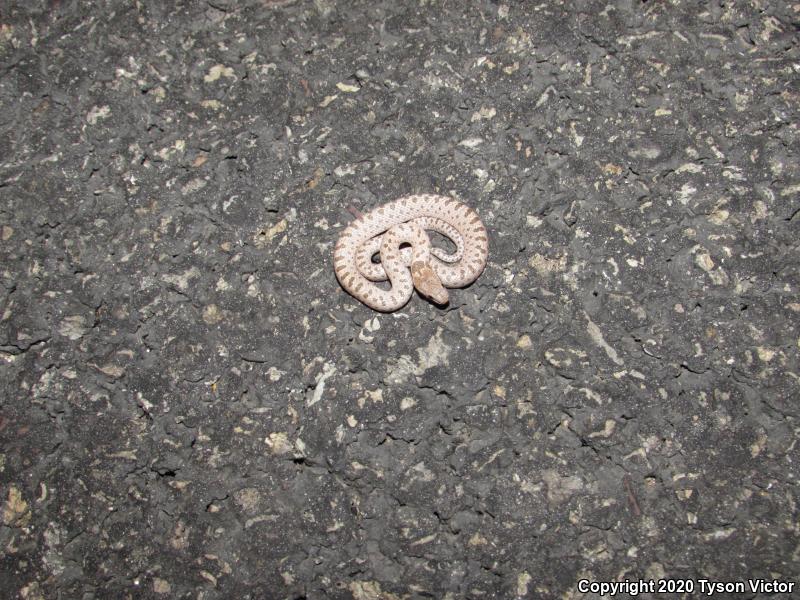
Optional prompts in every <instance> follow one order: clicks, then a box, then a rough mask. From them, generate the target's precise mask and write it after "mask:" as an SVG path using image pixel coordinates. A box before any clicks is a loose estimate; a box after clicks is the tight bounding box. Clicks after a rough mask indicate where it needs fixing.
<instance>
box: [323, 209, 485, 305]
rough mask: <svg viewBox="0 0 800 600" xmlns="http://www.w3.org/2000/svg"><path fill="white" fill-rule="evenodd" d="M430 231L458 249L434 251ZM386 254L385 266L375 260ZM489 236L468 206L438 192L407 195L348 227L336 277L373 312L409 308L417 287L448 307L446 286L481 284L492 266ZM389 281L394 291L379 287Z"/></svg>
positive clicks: (335, 259) (340, 242) (338, 252)
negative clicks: (484, 274)
mask: <svg viewBox="0 0 800 600" xmlns="http://www.w3.org/2000/svg"><path fill="white" fill-rule="evenodd" d="M427 231H436V232H438V233H440V234H442V235H444V236H445V237H447V238H449V239H450V240H451V241H452V242H453V244H455V246H456V250H455V252H453V253H447V252H445V251H444V250H443V249H441V248H437V247H433V246H432V245H431V241H430V238H429V236H428V233H427ZM376 253H379V254H380V259H381V260H380V263H373V262H372V257H373V255H375V254H376ZM488 255H489V236H488V235H487V233H486V228H485V227H484V226H483V223H482V222H481V220H480V217H478V215H477V213H476V212H475V211H474V210H472V209H471V208H470V207H469V206H467V205H466V204H463V203H461V202H458V201H457V200H453V199H452V198H448V197H446V196H436V195H433V194H417V195H413V196H404V197H402V198H398V199H397V200H394V201H392V202H389V203H387V204H384V205H382V206H379V207H378V208H375V209H373V210H371V211H370V212H368V213H367V214H365V215H362V216H360V217H358V218H357V219H356V220H355V221H353V222H352V223H350V225H348V226H347V228H345V230H344V231H343V232H342V234H341V236H340V237H339V240H338V241H337V243H336V248H335V250H334V253H333V265H334V270H335V271H336V278H337V279H338V280H339V283H340V284H341V285H342V287H343V288H344V289H345V290H346V291H347V292H348V293H349V294H351V295H352V296H353V297H354V298H356V299H358V300H360V301H361V302H363V303H364V304H366V305H367V306H369V307H370V308H372V309H374V310H377V311H381V312H392V311H395V310H398V309H400V308H402V307H403V306H405V304H406V303H407V302H408V301H409V299H410V298H411V294H412V292H413V291H414V288H416V289H417V291H418V292H419V293H420V294H421V295H423V296H425V297H426V298H428V299H430V300H431V301H433V302H434V303H436V304H440V305H444V304H447V303H448V300H449V296H448V293H447V289H446V288H458V287H464V286H466V285H469V284H470V283H472V282H473V281H475V280H476V279H477V278H478V277H479V276H480V274H481V273H482V272H483V269H484V268H485V267H486V259H487V257H488ZM386 280H388V281H389V282H390V284H391V287H390V288H389V289H384V287H381V286H379V285H378V284H377V282H380V281H386Z"/></svg>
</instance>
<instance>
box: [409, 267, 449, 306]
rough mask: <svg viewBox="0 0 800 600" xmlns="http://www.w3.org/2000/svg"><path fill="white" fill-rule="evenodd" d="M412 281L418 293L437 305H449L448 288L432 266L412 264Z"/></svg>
mask: <svg viewBox="0 0 800 600" xmlns="http://www.w3.org/2000/svg"><path fill="white" fill-rule="evenodd" d="M411 279H412V280H413V281H414V287H415V288H417V291H418V292H419V293H420V294H422V295H423V296H425V297H426V298H428V299H430V300H431V301H433V302H435V303H436V304H447V303H448V302H449V301H450V296H449V294H448V293H447V288H445V287H444V286H443V285H442V282H441V281H440V280H439V277H438V275H436V272H435V271H434V270H433V267H431V266H430V264H428V263H426V262H422V261H415V262H413V263H411Z"/></svg>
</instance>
